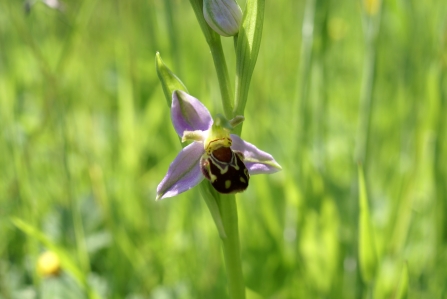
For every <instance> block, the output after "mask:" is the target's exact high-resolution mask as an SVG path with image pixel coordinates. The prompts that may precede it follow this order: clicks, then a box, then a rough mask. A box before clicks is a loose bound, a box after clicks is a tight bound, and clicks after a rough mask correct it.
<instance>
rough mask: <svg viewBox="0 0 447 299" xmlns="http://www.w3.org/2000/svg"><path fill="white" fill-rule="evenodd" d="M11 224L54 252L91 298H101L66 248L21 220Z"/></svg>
mask: <svg viewBox="0 0 447 299" xmlns="http://www.w3.org/2000/svg"><path fill="white" fill-rule="evenodd" d="M11 222H12V223H13V224H14V225H15V226H16V227H17V228H18V229H20V230H21V231H23V232H24V233H25V234H27V235H28V236H30V237H32V238H34V239H36V240H38V241H39V242H41V243H42V244H43V245H44V246H45V247H46V248H48V249H49V250H51V251H53V252H54V253H55V254H56V255H57V256H58V257H59V260H60V262H61V266H62V269H63V270H64V271H66V272H67V273H69V274H70V275H71V276H72V277H73V278H74V279H75V280H76V282H77V283H78V284H79V286H80V287H81V288H82V289H84V290H85V291H86V292H87V293H88V295H89V298H100V296H99V295H98V294H97V293H96V292H95V291H94V290H92V289H91V288H90V287H89V286H88V284H87V277H86V273H83V272H82V270H81V269H80V268H79V267H78V266H77V262H76V261H75V258H73V257H72V256H71V255H70V254H69V253H68V252H67V251H66V250H65V249H64V248H62V247H60V246H58V245H57V244H55V243H54V242H52V241H51V240H50V239H49V238H48V237H47V236H45V234H44V233H42V232H41V231H39V230H37V229H36V228H35V227H33V226H31V225H29V224H28V223H26V222H24V221H23V220H21V219H18V218H11Z"/></svg>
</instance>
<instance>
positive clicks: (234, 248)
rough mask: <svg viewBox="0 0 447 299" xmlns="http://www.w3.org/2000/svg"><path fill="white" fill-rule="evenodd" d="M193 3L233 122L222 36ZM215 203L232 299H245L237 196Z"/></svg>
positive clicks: (194, 2)
mask: <svg viewBox="0 0 447 299" xmlns="http://www.w3.org/2000/svg"><path fill="white" fill-rule="evenodd" d="M190 3H191V6H192V7H193V9H194V13H195V15H196V17H197V20H198V21H199V24H200V27H201V28H202V32H203V34H204V36H205V39H206V41H207V43H208V46H209V47H210V50H211V54H212V56H213V61H214V67H215V68H216V73H217V78H218V80H219V87H220V92H221V97H222V106H223V109H224V113H225V116H226V117H227V118H228V119H230V118H233V116H234V115H233V97H232V91H231V84H230V80H229V76H228V70H227V64H226V61H225V55H224V52H223V49H222V43H221V39H220V36H219V35H218V34H217V33H215V32H214V31H213V30H212V29H211V28H210V27H209V26H208V24H207V23H206V21H205V19H204V17H203V13H202V7H203V0H190ZM215 199H216V201H217V204H218V206H219V211H220V215H221V218H222V223H223V226H224V233H225V235H226V237H223V236H222V233H221V230H219V232H220V234H221V239H222V245H223V252H224V259H225V267H226V270H227V277H228V289H229V294H230V298H231V299H244V298H245V283H244V277H243V274H242V262H241V253H240V247H239V229H238V218H237V205H236V198H235V196H234V195H228V196H225V195H221V194H216V196H215ZM211 212H212V211H211ZM218 229H219V228H218Z"/></svg>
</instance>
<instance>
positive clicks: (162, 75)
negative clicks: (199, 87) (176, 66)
mask: <svg viewBox="0 0 447 299" xmlns="http://www.w3.org/2000/svg"><path fill="white" fill-rule="evenodd" d="M155 69H156V70H157V75H158V78H159V79H160V83H161V86H162V87H163V93H164V94H165V97H166V101H167V103H168V106H169V107H171V103H172V93H173V92H174V90H183V91H185V92H188V90H187V89H186V86H185V85H184V84H183V82H182V81H181V80H180V79H179V78H178V77H177V76H176V75H175V74H174V73H173V72H172V71H171V70H170V69H169V68H168V67H167V66H166V65H165V64H164V62H163V60H162V59H161V56H160V53H159V52H157V53H156V54H155Z"/></svg>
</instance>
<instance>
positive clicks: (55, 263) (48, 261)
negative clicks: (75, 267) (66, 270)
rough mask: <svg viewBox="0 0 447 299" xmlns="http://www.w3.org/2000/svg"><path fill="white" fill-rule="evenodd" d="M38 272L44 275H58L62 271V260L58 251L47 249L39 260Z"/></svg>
mask: <svg viewBox="0 0 447 299" xmlns="http://www.w3.org/2000/svg"><path fill="white" fill-rule="evenodd" d="M37 272H38V273H39V274H40V275H41V276H44V277H47V276H57V275H58V274H59V272H60V261H59V257H58V256H57V255H56V253H54V252H52V251H45V252H44V253H42V254H41V255H40V256H39V259H38V260H37Z"/></svg>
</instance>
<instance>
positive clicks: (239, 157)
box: [156, 90, 281, 200]
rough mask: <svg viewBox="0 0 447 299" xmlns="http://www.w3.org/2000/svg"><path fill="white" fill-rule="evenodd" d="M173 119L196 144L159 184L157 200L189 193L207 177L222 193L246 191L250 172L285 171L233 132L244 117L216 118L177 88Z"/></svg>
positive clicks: (183, 152) (181, 155) (180, 131)
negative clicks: (188, 191)
mask: <svg viewBox="0 0 447 299" xmlns="http://www.w3.org/2000/svg"><path fill="white" fill-rule="evenodd" d="M171 119H172V124H173V125H174V128H175V131H176V132H177V134H178V135H179V136H180V137H181V138H182V142H185V141H192V143H190V144H189V145H187V146H186V147H184V148H183V149H182V150H181V151H180V153H179V154H178V155H177V157H176V158H175V159H174V161H173V162H172V163H171V165H170V166H169V169H168V172H167V174H166V175H165V177H164V178H163V180H162V181H161V183H160V184H159V185H158V187H157V197H156V200H160V199H163V198H167V197H172V196H176V195H178V194H180V193H182V192H185V191H187V190H189V189H191V188H192V187H194V186H196V185H197V184H199V183H200V182H201V181H202V180H203V179H207V180H208V181H210V183H211V185H212V186H213V187H214V189H216V190H217V191H218V192H220V193H224V194H228V193H236V192H242V191H244V190H245V189H246V188H247V187H248V183H249V180H250V175H254V174H262V173H265V174H268V173H274V172H277V171H279V170H281V166H280V165H279V164H278V163H277V162H276V161H275V159H274V158H273V157H272V156H271V155H270V154H268V153H266V152H264V151H261V150H260V149H258V148H257V147H256V146H254V145H253V144H251V143H248V142H246V141H244V140H242V139H241V138H240V137H239V136H237V135H235V134H231V133H230V132H231V130H232V128H233V127H234V126H236V125H237V124H239V123H241V122H242V121H243V120H244V118H243V117H242V116H237V117H235V118H234V119H232V120H230V121H228V120H226V119H225V118H224V117H222V116H218V117H216V119H215V120H213V118H212V117H211V114H210V113H209V111H208V109H207V108H206V107H205V106H204V105H203V104H202V103H201V102H200V101H199V100H198V99H196V98H194V97H193V96H191V95H189V94H187V93H186V92H184V91H180V90H176V91H174V92H173V94H172V104H171Z"/></svg>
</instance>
